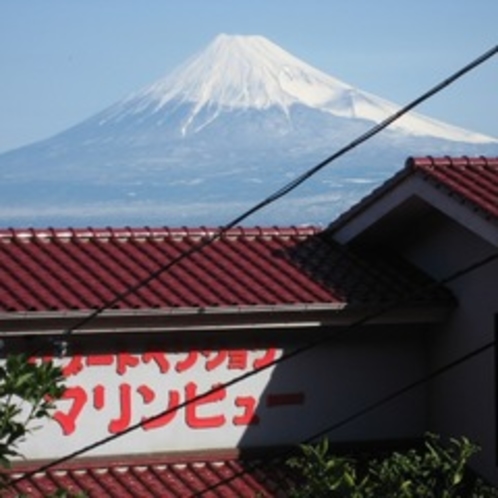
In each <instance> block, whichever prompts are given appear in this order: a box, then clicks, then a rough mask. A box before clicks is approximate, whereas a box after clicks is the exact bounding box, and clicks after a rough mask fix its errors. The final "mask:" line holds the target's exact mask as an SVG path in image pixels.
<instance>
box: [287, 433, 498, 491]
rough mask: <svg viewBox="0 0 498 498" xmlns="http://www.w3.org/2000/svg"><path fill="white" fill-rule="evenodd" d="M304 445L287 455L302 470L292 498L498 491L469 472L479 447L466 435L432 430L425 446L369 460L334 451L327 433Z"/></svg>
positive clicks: (290, 464)
mask: <svg viewBox="0 0 498 498" xmlns="http://www.w3.org/2000/svg"><path fill="white" fill-rule="evenodd" d="M301 451H302V455H300V456H298V457H294V458H291V459H289V461H288V465H289V466H291V467H292V468H294V469H297V470H298V471H299V473H300V475H301V476H302V483H300V484H299V486H295V487H294V489H292V490H291V492H290V496H291V497H293V498H319V497H330V498H333V497H340V498H378V497H390V498H464V497H465V498H491V497H498V490H496V489H494V488H491V487H489V486H487V485H485V484H484V483H483V482H481V481H480V480H476V479H472V478H471V476H470V475H469V473H468V471H467V463H468V461H469V459H470V458H471V457H472V456H473V455H474V454H475V453H477V452H478V451H479V448H478V447H477V446H476V445H475V444H473V443H472V442H470V441H469V440H468V439H467V438H464V437H462V438H460V439H450V441H449V442H448V444H446V445H443V444H442V443H441V442H440V440H439V438H438V437H437V436H435V435H433V434H428V435H427V437H426V439H425V442H424V447H423V448H421V449H411V450H408V451H406V452H394V453H392V454H390V455H388V456H387V457H385V458H372V459H368V460H367V461H362V460H358V459H352V458H345V457H341V456H336V455H331V454H330V452H329V444H328V441H327V440H326V439H324V440H323V441H321V442H320V443H319V444H317V445H303V446H301Z"/></svg>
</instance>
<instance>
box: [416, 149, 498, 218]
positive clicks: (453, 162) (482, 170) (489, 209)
mask: <svg viewBox="0 0 498 498" xmlns="http://www.w3.org/2000/svg"><path fill="white" fill-rule="evenodd" d="M406 168H407V169H408V170H411V171H413V172H415V173H419V174H420V173H421V174H422V175H423V176H424V177H425V178H426V179H427V181H430V182H432V183H436V184H438V185H439V186H441V187H444V188H446V191H447V192H448V194H449V195H455V196H458V197H459V198H460V199H461V200H462V201H465V202H468V203H470V204H471V205H473V206H474V207H475V208H476V209H479V210H481V211H482V212H483V213H484V214H486V215H488V216H491V217H493V218H498V157H489V158H486V157H455V158H452V157H439V158H435V157H415V158H410V159H408V161H407V163H406Z"/></svg>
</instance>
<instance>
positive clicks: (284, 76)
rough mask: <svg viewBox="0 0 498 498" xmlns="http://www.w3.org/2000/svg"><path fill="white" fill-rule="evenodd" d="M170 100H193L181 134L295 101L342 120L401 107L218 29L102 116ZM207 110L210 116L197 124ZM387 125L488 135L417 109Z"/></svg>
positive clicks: (458, 137) (459, 135)
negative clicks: (235, 113)
mask: <svg viewBox="0 0 498 498" xmlns="http://www.w3.org/2000/svg"><path fill="white" fill-rule="evenodd" d="M172 102H174V103H184V104H190V105H192V111H191V113H190V115H189V117H188V118H187V119H186V120H185V122H184V124H183V126H182V130H181V131H182V134H183V135H185V134H186V133H187V132H192V131H193V132H195V131H198V130H200V129H202V128H204V127H205V126H207V125H209V124H210V123H211V122H212V121H213V120H215V119H216V118H217V117H218V115H219V113H220V112H223V111H229V110H241V109H242V110H245V109H255V110H265V109H268V108H271V107H276V108H279V109H280V110H282V111H283V112H284V113H285V114H289V111H290V108H291V107H292V106H293V105H295V104H300V105H304V106H306V107H308V108H312V109H315V110H320V111H323V112H326V113H329V114H332V115H334V116H337V117H341V118H356V119H364V120H368V121H372V122H374V123H379V122H381V121H382V120H384V119H386V118H387V117H389V116H390V115H391V114H393V113H394V112H396V111H398V110H399V108H400V107H399V106H397V105H396V104H393V103H392V102H389V101H387V100H385V99H382V98H379V97H377V96H375V95H372V94H369V93H367V92H364V91H361V90H359V89H357V88H355V87H353V86H351V85H348V84H347V83H344V82H343V81H341V80H339V79H337V78H334V77H332V76H330V75H328V74H326V73H324V72H322V71H320V70H318V69H316V68H314V67H313V66H311V65H309V64H307V63H306V62H304V61H302V60H300V59H298V58H297V57H295V56H293V55H292V54H290V53H289V52H287V51H285V50H284V49H282V48H281V47H279V46H278V45H276V44H275V43H273V42H271V41H270V40H268V39H267V38H265V37H263V36H254V35H253V36H242V35H227V34H221V35H218V36H217V37H216V38H215V39H214V40H213V41H212V42H211V43H210V44H209V45H208V46H207V47H206V48H205V49H204V50H202V51H201V52H199V53H198V54H197V55H195V56H193V57H191V58H190V59H188V60H187V61H186V62H185V63H184V64H182V65H181V66H180V67H178V68H177V69H176V70H175V71H173V72H172V73H171V74H169V75H168V76H166V77H164V78H162V79H160V80H159V81H157V82H155V83H154V84H152V85H150V86H149V87H147V88H145V89H144V90H142V91H139V92H137V93H135V94H133V95H131V96H130V97H128V98H127V99H125V100H124V101H122V102H120V103H118V105H116V106H114V107H113V108H111V109H110V110H109V111H110V112H109V113H107V114H106V115H105V116H103V120H102V122H103V123H105V122H106V121H107V120H108V119H109V118H110V119H116V118H117V119H122V118H123V117H124V115H130V114H135V113H139V112H143V111H144V110H147V112H159V111H161V110H162V109H164V108H165V107H166V106H167V105H168V104H169V103H172ZM205 109H208V110H209V112H208V114H209V116H208V118H206V116H204V117H203V119H202V120H200V121H199V122H196V119H197V117H198V115H199V114H200V112H201V111H202V110H205ZM392 128H396V129H397V130H398V131H400V132H403V133H406V134H408V135H417V136H433V137H437V138H443V139H447V140H453V141H465V142H474V143H484V142H486V143H489V142H490V141H494V139H493V138H491V137H487V136H484V135H481V134H479V133H473V132H470V131H467V130H464V129H461V128H457V127H455V126H451V125H448V124H445V123H442V122H439V121H436V120H434V119H430V118H427V117H425V116H422V115H419V114H416V113H410V115H407V116H404V117H403V118H402V119H400V120H398V121H397V122H395V123H394V125H392Z"/></svg>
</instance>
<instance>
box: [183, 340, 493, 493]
mask: <svg viewBox="0 0 498 498" xmlns="http://www.w3.org/2000/svg"><path fill="white" fill-rule="evenodd" d="M495 346H496V340H493V341H490V342H487V343H486V344H484V345H482V346H480V347H478V348H476V349H474V350H472V351H470V352H469V353H466V354H465V355H463V356H461V357H459V358H457V359H456V360H454V361H451V362H449V363H447V364H445V365H443V366H441V367H439V368H437V369H436V370H433V371H432V372H431V373H430V374H428V375H426V376H424V377H421V378H419V379H417V380H415V381H413V382H410V383H408V384H406V385H404V386H403V387H400V388H399V389H396V390H394V391H392V392H390V393H388V394H386V395H385V396H383V397H382V398H380V399H378V400H377V401H375V402H373V403H370V404H369V405H366V406H365V407H363V408H362V409H360V410H358V411H357V412H355V413H353V414H351V415H349V416H347V417H345V418H343V419H341V420H339V421H338V422H335V423H334V424H331V425H329V426H327V427H325V428H323V429H320V430H319V431H318V432H315V433H314V434H313V435H312V436H309V437H307V438H306V439H305V440H303V441H301V443H300V444H310V443H313V442H314V441H316V440H317V439H319V438H321V437H324V436H328V435H329V434H331V433H332V432H334V431H336V430H338V429H340V428H341V427H344V426H345V425H348V424H350V423H351V422H354V421H355V420H357V419H359V418H361V417H363V416H364V415H367V414H369V413H370V412H373V411H375V410H377V409H378V408H381V407H382V406H384V405H386V404H388V403H389V402H391V401H393V400H395V399H396V398H399V397H400V396H403V395H404V394H406V393H408V392H410V391H413V390H414V389H416V388H418V387H421V386H423V385H424V384H427V383H428V382H431V381H433V380H434V379H436V378H438V377H440V376H441V375H444V374H445V373H447V372H449V371H451V370H453V369H454V368H456V367H458V366H460V365H462V364H463V363H465V362H466V361H469V360H471V359H472V358H475V357H476V356H479V355H480V354H482V353H484V352H486V351H488V350H489V349H491V348H492V347H495ZM294 453H295V447H292V448H290V449H289V448H284V449H281V450H277V451H273V452H272V453H271V457H272V459H280V460H281V459H283V458H288V457H289V456H290V455H291V454H294ZM264 465H265V462H263V461H262V462H256V463H252V464H250V465H249V467H250V468H249V469H244V470H242V471H240V472H237V473H236V474H233V475H231V476H230V477H228V478H226V479H223V480H221V481H218V482H216V483H214V484H212V485H211V486H209V487H207V488H204V489H203V490H202V491H200V492H195V493H194V494H193V495H190V496H191V497H192V498H193V497H196V496H204V495H205V494H206V493H209V492H210V491H213V490H215V489H217V488H218V487H220V486H224V485H225V484H228V483H229V482H231V481H233V480H234V479H237V478H238V477H242V476H243V475H245V474H247V473H248V472H253V471H254V470H257V469H259V468H262V467H263V466H264Z"/></svg>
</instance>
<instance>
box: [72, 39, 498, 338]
mask: <svg viewBox="0 0 498 498" xmlns="http://www.w3.org/2000/svg"><path fill="white" fill-rule="evenodd" d="M497 53H498V45H496V46H495V47H493V48H491V49H490V50H488V51H486V52H485V53H483V54H482V55H481V56H479V57H477V58H476V59H475V60H473V61H472V62H470V63H469V64H467V65H466V66H464V67H463V68H461V69H460V70H458V71H456V72H455V73H454V74H452V75H451V76H449V77H448V78H446V79H444V80H443V81H441V82H440V83H438V84H437V85H435V86H434V87H432V88H431V89H430V90H428V91H427V92H425V93H424V94H422V95H421V96H420V97H418V98H416V99H414V100H413V101H412V102H410V103H409V104H407V105H405V106H404V107H402V108H401V109H400V110H399V111H397V112H395V113H393V114H392V115H390V116H389V117H387V118H386V119H385V120H383V121H381V122H380V123H379V124H377V125H375V126H373V127H372V128H370V129H369V130H368V131H366V132H365V133H364V134H362V135H360V136H359V137H358V138H356V139H355V140H353V141H352V142H350V143H349V144H348V145H346V146H344V147H342V148H341V149H339V150H338V151H337V152H335V153H334V154H332V155H331V156H329V157H327V158H326V159H324V160H323V161H321V162H320V163H318V164H317V165H315V166H314V167H312V168H310V169H308V170H307V171H305V172H304V173H303V174H301V175H300V176H298V177H297V178H295V179H294V180H292V181H290V182H289V183H287V184H286V185H284V186H283V187H281V188H280V189H279V190H277V191H276V192H274V193H273V194H271V195H270V196H268V197H267V198H266V199H264V200H262V201H260V202H259V203H257V204H255V205H254V206H253V207H251V208H250V209H248V210H247V211H245V212H244V213H242V214H241V215H239V216H237V217H236V218H234V219H233V220H232V221H230V222H228V223H227V224H226V225H224V226H222V227H221V228H220V229H219V230H218V231H217V232H216V233H214V234H213V235H211V236H210V237H207V238H206V239H204V240H202V241H201V242H199V243H198V244H196V245H194V246H192V247H191V248H189V249H188V250H186V251H185V252H182V253H181V254H179V255H178V256H177V257H175V258H174V259H172V260H171V261H170V262H169V263H167V264H165V265H163V266H161V267H160V268H158V269H157V270H155V271H154V272H152V273H150V274H149V275H148V276H147V277H145V278H144V279H143V280H141V281H140V282H138V283H136V284H135V285H133V286H131V287H128V288H127V289H126V290H125V291H124V292H122V293H119V294H116V296H115V297H114V298H112V299H110V300H109V301H107V302H106V303H104V304H103V305H102V306H100V307H99V308H96V309H95V310H93V311H92V312H90V313H89V314H88V315H87V316H86V317H84V318H82V319H81V320H80V321H78V322H77V323H75V324H74V325H72V326H71V327H68V328H67V329H66V330H65V331H64V332H63V334H64V335H70V334H71V333H72V332H74V331H75V330H77V329H79V328H82V327H84V326H85V325H87V324H88V323H90V322H91V321H92V320H94V319H95V318H97V317H98V316H99V315H100V314H101V313H103V312H104V311H105V310H107V309H109V308H112V307H113V306H115V305H116V304H117V303H119V302H121V301H122V300H123V299H126V298H127V297H128V296H130V295H132V294H134V293H135V292H137V291H138V290H139V289H141V288H142V287H144V286H146V285H147V284H148V283H149V282H151V281H152V280H154V279H156V278H158V277H159V276H160V275H161V274H163V273H164V272H167V271H168V270H170V269H171V268H172V267H174V266H176V265H177V264H178V263H180V262H181V261H183V260H184V259H186V258H188V257H190V256H192V254H194V253H197V252H199V251H202V250H203V249H204V248H205V247H206V246H208V245H210V244H212V243H213V242H215V241H216V240H218V239H220V238H221V237H222V236H223V235H224V234H225V233H226V232H227V231H229V230H230V229H231V228H234V227H235V226H237V225H239V224H240V223H241V222H242V221H244V220H246V219H247V218H249V216H251V215H253V214H254V213H256V212H257V211H260V210H261V209H263V208H264V207H266V206H269V205H270V204H273V203H274V202H276V201H277V200H278V199H281V198H282V197H284V196H285V195H287V194H289V193H290V192H292V191H293V190H295V189H296V188H297V187H299V186H300V185H301V184H303V183H304V182H306V181H307V180H309V179H310V178H311V177H313V176H314V175H316V174H317V173H318V172H319V171H321V170H322V169H324V168H325V167H326V166H328V165H329V164H330V163H332V162H333V161H335V160H337V159H339V158H340V157H342V156H343V155H345V154H347V153H348V152H350V151H352V150H353V149H355V148H356V147H358V146H359V145H361V144H363V143H364V142H366V141H367V140H370V139H371V138H372V137H374V136H375V135H377V134H378V133H380V132H381V131H382V130H384V129H385V128H387V127H388V126H389V125H391V124H392V123H394V122H395V121H397V120H398V119H400V118H401V117H402V116H404V115H405V114H407V113H408V112H410V111H411V110H412V109H414V108H415V107H417V106H419V105H420V104H421V103H423V102H425V101H426V100H428V99H430V98H431V97H433V96H434V95H436V94H437V93H439V92H440V91H441V90H443V89H444V88H446V87H447V86H449V85H451V84H452V83H454V82H455V81H457V80H458V79H460V78H461V77H462V76H464V75H465V74H467V73H468V72H470V71H472V70H473V69H475V68H476V67H478V66H480V65H481V64H483V63H484V62H486V61H487V60H488V59H490V58H491V57H493V56H494V55H496V54H497Z"/></svg>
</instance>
